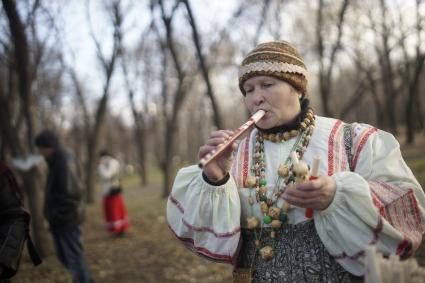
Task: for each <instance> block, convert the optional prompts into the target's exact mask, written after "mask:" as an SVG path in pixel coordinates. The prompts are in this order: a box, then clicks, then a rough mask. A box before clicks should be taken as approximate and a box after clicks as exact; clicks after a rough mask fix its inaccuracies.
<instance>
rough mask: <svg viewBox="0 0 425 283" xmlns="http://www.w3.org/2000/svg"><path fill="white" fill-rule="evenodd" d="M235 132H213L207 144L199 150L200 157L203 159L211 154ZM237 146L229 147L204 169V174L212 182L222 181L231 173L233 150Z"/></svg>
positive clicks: (234, 144)
mask: <svg viewBox="0 0 425 283" xmlns="http://www.w3.org/2000/svg"><path fill="white" fill-rule="evenodd" d="M232 134H233V131H229V130H220V131H215V132H212V133H211V135H210V137H209V138H208V140H207V143H206V144H205V145H203V146H201V147H200V148H199V152H198V157H199V159H202V158H203V157H204V156H205V155H207V154H208V153H210V152H211V151H212V150H213V149H215V148H216V147H217V146H219V145H220V144H222V143H224V142H225V141H226V140H227V139H228V138H229V137H230V136H231V135H232ZM236 147H237V144H236V143H233V144H232V145H230V146H228V147H227V149H226V150H225V151H224V152H223V153H222V154H221V155H220V156H218V157H217V158H216V159H215V160H213V161H211V162H210V163H209V164H208V165H207V166H204V167H203V170H204V174H205V176H207V178H208V179H209V180H210V181H212V182H218V181H220V180H222V179H223V178H224V177H225V176H226V174H227V173H228V172H229V171H230V168H231V166H232V161H233V154H232V152H233V150H234V149H236Z"/></svg>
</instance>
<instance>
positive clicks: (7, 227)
mask: <svg viewBox="0 0 425 283" xmlns="http://www.w3.org/2000/svg"><path fill="white" fill-rule="evenodd" d="M29 223H30V214H29V213H28V212H27V211H26V210H25V209H24V207H23V205H22V196H21V194H20V191H19V188H18V184H17V182H16V179H15V176H14V175H13V173H12V171H11V170H10V169H9V168H8V167H7V166H6V164H5V163H4V162H3V161H1V160H0V282H1V283H5V282H10V278H12V277H13V276H14V275H15V274H16V272H17V271H18V267H19V261H20V258H21V255H22V250H23V247H24V244H25V241H26V240H27V239H28V241H29V244H28V248H29V250H28V251H29V254H30V256H31V259H32V260H33V263H34V265H38V264H40V263H41V260H40V258H39V257H38V254H37V252H36V251H35V248H34V246H33V245H32V242H31V239H29Z"/></svg>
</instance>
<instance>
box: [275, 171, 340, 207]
mask: <svg viewBox="0 0 425 283" xmlns="http://www.w3.org/2000/svg"><path fill="white" fill-rule="evenodd" d="M335 191H336V185H335V181H334V180H333V179H332V178H330V177H327V176H326V177H319V178H318V179H317V180H313V181H308V182H305V183H302V184H299V185H297V186H295V187H292V188H288V189H287V190H286V191H285V193H284V195H283V198H284V199H285V200H286V201H288V202H289V203H290V204H292V205H295V206H299V207H304V208H307V207H311V208H314V209H319V210H323V209H325V208H327V207H328V206H329V205H330V204H331V203H332V201H333V198H334V196H335Z"/></svg>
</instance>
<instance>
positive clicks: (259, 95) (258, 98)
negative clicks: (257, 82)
mask: <svg viewBox="0 0 425 283" xmlns="http://www.w3.org/2000/svg"><path fill="white" fill-rule="evenodd" d="M263 102H264V95H263V92H262V91H261V89H255V90H254V104H255V105H261V103H263Z"/></svg>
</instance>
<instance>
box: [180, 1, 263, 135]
mask: <svg viewBox="0 0 425 283" xmlns="http://www.w3.org/2000/svg"><path fill="white" fill-rule="evenodd" d="M267 1H268V0H267ZM267 1H266V2H267ZM182 2H183V3H184V4H185V6H186V10H187V14H188V16H189V23H190V26H191V27H192V37H193V42H194V43H195V47H196V54H197V57H198V62H199V68H200V69H201V72H202V77H203V78H204V81H205V84H206V87H207V95H208V97H209V98H210V101H211V106H212V109H213V113H214V125H215V126H216V127H217V129H223V127H224V125H223V120H222V118H221V114H220V109H219V107H218V103H217V101H216V98H215V95H214V91H213V87H212V84H211V80H210V76H209V67H208V65H207V63H206V62H205V58H204V55H203V54H202V47H201V40H200V38H199V33H198V28H197V25H196V21H195V17H194V16H193V14H192V8H191V7H190V3H189V0H183V1H182Z"/></svg>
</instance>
